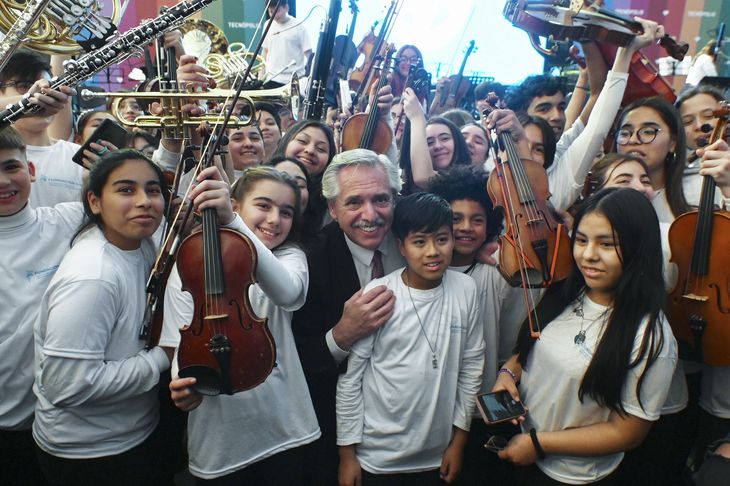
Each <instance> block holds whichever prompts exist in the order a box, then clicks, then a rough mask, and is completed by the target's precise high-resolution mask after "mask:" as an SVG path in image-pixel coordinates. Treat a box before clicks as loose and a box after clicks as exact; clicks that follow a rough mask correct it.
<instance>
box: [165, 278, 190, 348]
mask: <svg viewBox="0 0 730 486" xmlns="http://www.w3.org/2000/svg"><path fill="white" fill-rule="evenodd" d="M164 304H165V312H164V313H163V317H162V333H161V334H160V346H166V347H170V348H177V347H178V345H179V344H180V328H181V327H183V326H186V325H188V324H190V322H191V321H192V319H193V312H194V309H193V297H192V296H191V295H190V293H189V292H183V290H182V282H181V281H180V274H179V273H178V271H177V265H175V266H174V267H172V270H171V271H170V277H169V278H168V279H167V287H166V288H165V302H164Z"/></svg>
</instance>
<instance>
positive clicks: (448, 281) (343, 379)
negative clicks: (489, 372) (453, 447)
mask: <svg viewBox="0 0 730 486" xmlns="http://www.w3.org/2000/svg"><path fill="white" fill-rule="evenodd" d="M402 273H403V269H398V270H396V271H395V272H392V273H390V274H388V275H386V276H385V277H383V278H382V279H376V280H373V281H372V282H371V283H370V284H369V285H368V286H367V287H366V289H365V290H366V291H367V290H370V289H371V288H373V287H375V286H377V285H385V286H387V287H388V288H389V289H390V290H392V291H393V293H394V294H395V311H394V313H393V316H392V317H391V318H390V319H389V320H388V322H386V323H385V325H383V327H381V328H380V329H379V330H378V331H377V332H375V333H373V334H371V335H370V336H368V337H366V338H364V339H361V340H359V341H357V342H356V343H355V344H354V345H353V347H352V349H351V350H350V358H349V361H348V364H347V373H346V374H344V375H340V379H339V381H338V383H337V397H336V407H337V444H338V445H351V444H357V458H358V460H359V461H360V465H361V466H362V468H363V469H365V470H366V471H368V472H371V473H375V474H390V473H403V472H418V471H426V470H430V469H434V468H437V467H439V465H440V464H441V458H442V455H443V453H444V450H445V449H446V447H447V446H448V445H449V441H450V440H451V437H452V426H456V427H459V428H460V429H462V430H469V427H470V425H471V419H472V414H473V411H474V397H475V396H476V393H477V392H478V391H479V386H480V384H481V373H482V368H483V366H484V342H483V339H482V334H483V331H482V329H483V326H482V324H481V315H482V313H481V309H480V308H479V299H478V298H477V291H476V285H475V283H474V280H473V279H472V278H470V277H467V276H466V275H463V274H461V273H457V272H453V271H451V270H447V271H446V273H445V274H444V277H443V280H442V283H441V285H439V286H438V287H436V288H434V289H430V290H417V289H411V295H412V296H413V302H414V303H415V307H416V309H417V314H418V316H420V318H421V320H422V322H423V330H421V325H420V323H419V320H418V318H417V317H416V312H414V310H413V305H412V303H411V299H410V296H409V293H408V288H407V287H406V286H405V284H404V283H403V280H402V279H401V274H402ZM424 334H425V335H426V336H428V340H429V341H430V345H429V342H427V340H426V337H424ZM432 347H433V352H432ZM434 353H435V354H436V360H437V365H436V369H434V368H433V363H432V360H433V356H432V355H433V354H434Z"/></svg>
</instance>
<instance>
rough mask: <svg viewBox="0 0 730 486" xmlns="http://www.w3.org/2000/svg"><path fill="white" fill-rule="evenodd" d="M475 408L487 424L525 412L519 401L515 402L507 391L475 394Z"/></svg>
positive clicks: (518, 415)
mask: <svg viewBox="0 0 730 486" xmlns="http://www.w3.org/2000/svg"><path fill="white" fill-rule="evenodd" d="M477 408H479V412H480V413H481V414H482V418H483V419H484V421H485V422H486V423H487V424H488V425H491V424H498V423H501V422H506V421H508V420H512V419H516V418H517V417H522V416H523V415H525V414H527V410H525V407H524V406H523V405H522V403H521V402H516V401H515V400H514V399H513V398H512V395H510V394H509V392H508V391H506V390H502V391H498V392H495V393H483V394H481V395H477Z"/></svg>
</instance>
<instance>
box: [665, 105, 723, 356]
mask: <svg viewBox="0 0 730 486" xmlns="http://www.w3.org/2000/svg"><path fill="white" fill-rule="evenodd" d="M713 114H714V116H715V117H717V118H719V119H718V122H717V125H716V126H715V129H714V131H713V132H712V137H711V142H710V143H714V142H715V141H717V140H720V139H724V138H725V132H726V129H727V125H728V118H730V106H728V105H723V106H722V107H721V108H720V109H719V110H716V111H715V112H714V113H713ZM716 189H717V187H716V184H715V180H714V179H713V178H712V177H711V176H708V175H706V176H703V182H702V193H701V196H700V206H699V208H698V209H697V210H696V211H690V212H688V213H685V214H682V215H680V216H679V217H678V218H677V219H675V220H674V222H673V223H672V225H671V226H670V227H669V246H670V248H671V252H672V256H671V260H670V261H671V262H673V263H674V264H675V265H676V266H677V268H678V270H679V272H678V279H677V283H676V285H675V286H674V288H673V289H672V290H670V291H669V303H668V317H669V323H670V324H671V326H672V330H673V331H674V335H675V336H676V338H677V341H678V342H679V345H680V348H679V349H680V356H683V357H691V358H694V359H696V360H698V361H700V362H703V363H706V364H708V365H712V366H728V365H730V352H728V349H730V274H729V273H728V269H730V253H729V252H728V250H727V248H728V235H730V211H725V210H715V209H714V200H715V190H716Z"/></svg>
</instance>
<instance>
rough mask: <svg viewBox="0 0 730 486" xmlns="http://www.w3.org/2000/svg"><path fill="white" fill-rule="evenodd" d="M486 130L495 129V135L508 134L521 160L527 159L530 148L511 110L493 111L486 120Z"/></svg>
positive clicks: (523, 131) (518, 121) (522, 129)
mask: <svg viewBox="0 0 730 486" xmlns="http://www.w3.org/2000/svg"><path fill="white" fill-rule="evenodd" d="M486 124H487V125H486V126H487V130H492V129H495V128H496V130H497V133H504V132H508V133H509V134H510V137H512V140H514V141H515V144H516V148H517V153H518V155H519V156H520V158H521V159H529V158H530V157H531V155H530V147H529V146H528V142H527V135H525V129H524V128H522V124H521V123H520V120H518V119H517V115H516V114H515V112H514V111H512V110H494V111H492V112H491V113H490V114H489V115H487V118H486Z"/></svg>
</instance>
